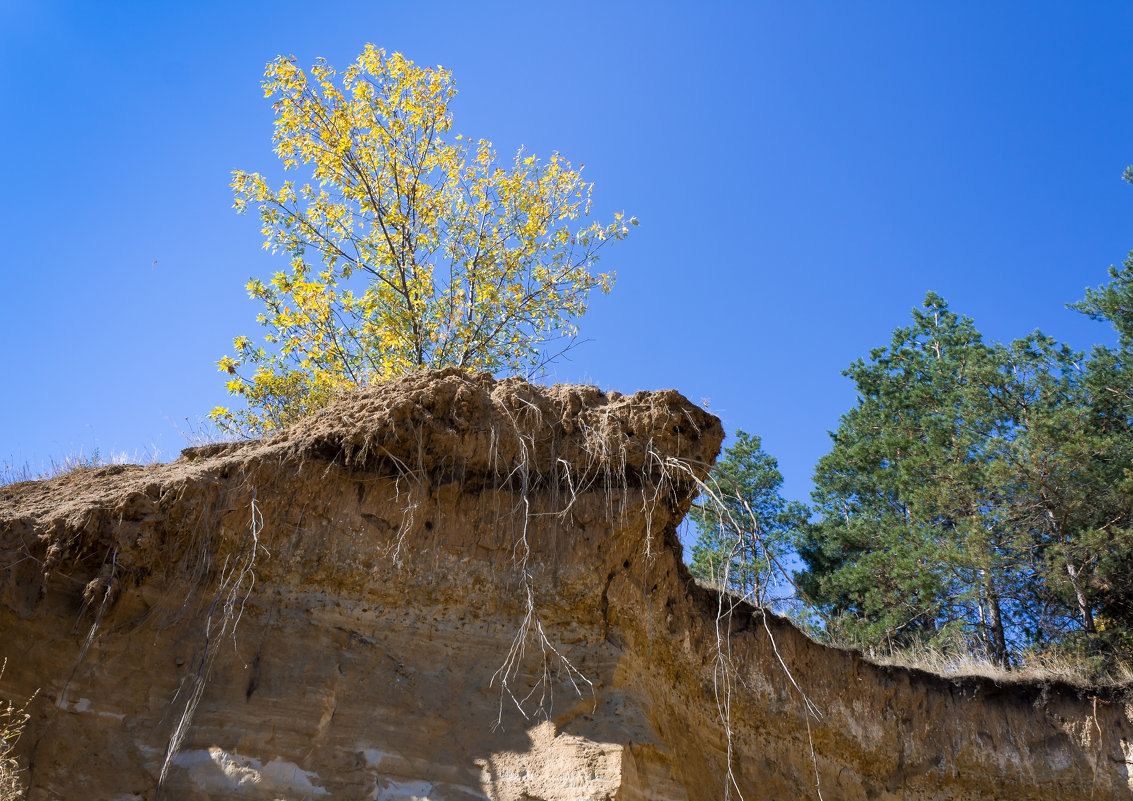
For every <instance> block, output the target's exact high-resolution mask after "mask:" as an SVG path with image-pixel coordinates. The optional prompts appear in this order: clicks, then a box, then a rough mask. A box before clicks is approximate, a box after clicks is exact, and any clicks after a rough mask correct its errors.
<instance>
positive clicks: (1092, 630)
mask: <svg viewBox="0 0 1133 801" xmlns="http://www.w3.org/2000/svg"><path fill="white" fill-rule="evenodd" d="M1066 572H1067V574H1068V575H1069V576H1070V586H1071V587H1073V588H1074V597H1075V598H1077V600H1078V614H1080V615H1081V616H1082V628H1083V629H1085V630H1086V633H1087V634H1097V633H1098V629H1097V627H1096V626H1095V625H1094V610H1093V609H1091V608H1090V604H1089V603H1088V602H1087V601H1086V594H1085V593H1084V592H1082V582H1081V581H1079V578H1078V577H1079V576H1080V575H1081V573H1082V571H1081V570H1079V569H1078V568H1077V567H1075V566H1074V563H1073V562H1071V561H1070V560H1069V559H1067V560H1066Z"/></svg>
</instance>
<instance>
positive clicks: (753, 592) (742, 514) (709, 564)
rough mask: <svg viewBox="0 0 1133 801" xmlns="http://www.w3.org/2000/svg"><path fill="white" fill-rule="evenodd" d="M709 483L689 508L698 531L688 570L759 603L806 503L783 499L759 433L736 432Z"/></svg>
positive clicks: (779, 478) (775, 470)
mask: <svg viewBox="0 0 1133 801" xmlns="http://www.w3.org/2000/svg"><path fill="white" fill-rule="evenodd" d="M708 483H709V485H710V486H711V487H712V492H711V494H706V496H705V497H704V498H703V503H702V504H701V505H699V506H696V507H694V508H693V509H692V511H691V512H690V513H689V517H690V518H691V519H692V520H693V522H694V523H695V524H696V526H697V528H698V529H699V531H700V535H699V538H698V539H697V541H696V544H695V545H694V546H693V548H692V563H691V565H690V569H691V570H692V574H693V575H694V576H696V577H697V578H699V579H701V580H702V581H706V582H708V583H710V584H713V585H715V586H718V587H722V588H727V589H728V590H729V591H731V592H733V593H735V594H737V595H741V596H744V597H748V598H750V599H752V600H754V601H756V602H763V601H764V600H765V590H766V588H767V586H768V584H769V582H770V579H771V575H772V573H773V572H774V567H773V565H774V560H777V559H778V558H779V557H780V556H782V555H783V553H784V552H785V551H786V550H787V549H788V547H789V542H790V537H791V532H792V531H793V530H794V529H796V528H797V527H798V526H799V525H801V524H802V523H803V522H804V521H805V520H806V517H807V512H806V508H805V507H804V506H803V505H802V504H800V503H797V502H787V501H786V500H784V499H783V496H782V495H781V494H780V491H779V490H780V487H781V486H782V484H783V476H782V474H781V473H780V472H779V468H778V463H777V462H776V461H775V459H774V458H773V457H771V456H769V455H768V454H767V453H765V452H764V451H763V448H762V443H761V441H760V439H759V437H757V436H755V435H752V434H748V433H746V432H744V431H737V432H736V441H735V442H734V443H733V444H732V445H731V447H729V448H727V449H726V450H725V451H724V456H723V458H721V459H720V460H718V461H717V462H716V465H715V467H713V469H712V475H711V477H710V479H709V481H708Z"/></svg>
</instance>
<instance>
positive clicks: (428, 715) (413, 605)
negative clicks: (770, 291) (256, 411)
mask: <svg viewBox="0 0 1133 801" xmlns="http://www.w3.org/2000/svg"><path fill="white" fill-rule="evenodd" d="M721 437H722V431H721V428H720V424H719V421H717V420H716V419H715V418H713V417H712V416H711V415H708V414H706V413H705V412H703V411H701V410H700V409H698V408H696V407H695V406H693V405H691V404H689V403H688V402H687V401H686V400H685V399H684V398H682V397H681V396H680V395H678V394H677V393H675V392H671V391H670V392H657V393H638V394H636V395H633V396H621V395H617V394H616V393H612V394H609V395H606V394H603V393H600V392H599V391H598V390H596V389H593V388H587V387H564V386H557V387H552V388H541V387H535V386H531V385H528V384H525V383H523V382H521V381H516V380H509V381H499V382H497V381H494V380H492V379H491V378H489V377H486V376H482V377H468V376H465V375H463V374H461V373H458V372H455V371H445V372H438V373H426V374H419V375H415V376H412V377H410V378H407V379H404V380H402V381H400V382H397V383H394V384H391V385H389V386H386V387H382V388H380V389H374V390H368V391H366V392H363V393H361V394H359V395H356V396H354V397H352V398H350V399H348V400H346V401H344V402H342V403H340V404H338V405H335V406H333V407H331V408H329V409H327V410H325V411H324V412H323V413H321V414H320V415H318V416H317V417H315V418H313V419H311V420H309V421H307V422H305V423H303V424H301V425H299V426H297V427H295V428H293V429H291V430H289V431H286V432H284V433H282V434H280V435H277V436H276V437H274V438H271V439H268V440H264V441H261V442H254V443H247V444H240V445H222V446H210V447H205V448H197V449H190V450H188V451H186V452H185V454H184V455H183V456H182V458H181V459H179V460H178V461H176V462H174V463H172V464H169V465H155V466H151V467H107V468H100V469H97V470H90V471H83V472H79V473H75V474H72V475H69V476H65V477H62V478H60V479H56V480H54V481H50V482H35V483H28V484H19V485H13V486H9V487H3V488H0V570H2V571H3V578H4V581H3V594H2V596H0V657H7V658H8V659H9V667H8V671H7V672H6V673H5V674H4V676H3V679H2V681H0V697H13V698H21V697H26V696H27V695H29V694H30V692H31V691H32V690H34V689H36V688H40V689H41V692H40V695H39V697H38V698H37V699H36V701H35V702H34V704H33V706H32V709H31V711H32V712H33V713H34V717H33V719H32V721H31V722H30V723H29V727H28V730H27V732H26V734H25V736H24V738H23V739H22V740H21V757H22V759H23V760H24V762H25V764H27V765H28V768H29V770H28V779H29V784H30V788H31V789H30V798H32V799H36V800H38V799H76V798H89V799H142V798H145V799H150V798H154V797H158V796H160V797H161V798H169V799H204V798H249V799H277V798H278V799H292V800H295V801H297V800H298V799H308V798H309V799H315V798H322V797H325V798H335V799H381V801H393V800H394V799H424V798H429V799H461V800H468V801H471V799H483V798H491V799H544V801H552V800H558V799H562V800H563V801H566V799H618V800H619V801H623V800H625V799H674V800H675V799H682V800H683V799H718V798H722V797H724V795H725V791H726V786H727V784H728V781H729V779H728V764H729V757H728V754H729V752H730V753H731V758H730V761H731V769H732V777H733V778H734V786H733V797H736V796H735V795H734V791H735V790H737V789H738V790H739V791H740V792H742V795H743V797H744V798H745V799H749V800H753V799H795V798H817V797H819V796H818V792H819V791H821V793H822V797H823V798H825V799H828V800H829V799H897V798H904V799H977V798H999V799H1022V798H1035V799H1038V798H1052V797H1054V798H1060V799H1065V800H1067V801H1069V800H1070V799H1078V798H1082V799H1085V798H1094V799H1111V798H1131V797H1133V791H1131V790H1130V781H1131V779H1130V767H1131V764H1130V761H1131V760H1133V723H1131V720H1130V715H1131V712H1133V707H1130V706H1129V704H1128V703H1127V702H1126V700H1125V699H1124V696H1122V695H1121V694H1120V693H1118V692H1116V691H1110V692H1108V693H1100V694H1097V693H1089V692H1085V691H1082V690H1079V689H1076V688H1073V687H1069V686H1064V685H1057V684H1047V685H1009V686H1008V685H1004V686H999V685H996V684H995V683H993V682H991V681H986V680H974V679H965V680H949V679H943V678H939V677H935V676H931V675H928V674H924V673H920V672H916V671H910V670H902V669H894V668H880V667H876V666H873V665H871V664H869V663H867V662H865V661H864V660H863V659H862V658H860V657H859V656H858V655H856V654H853V653H849V652H843V651H839V650H835V649H831V648H826V647H823V646H819V645H816V644H814V643H812V642H810V641H808V640H807V639H806V638H805V637H803V636H802V635H801V634H800V633H799V632H797V631H796V630H795V629H794V628H793V627H792V626H790V625H789V624H788V623H786V622H784V621H782V620H779V619H778V618H774V617H772V616H767V617H764V616H763V615H762V614H761V613H759V612H758V611H757V610H754V609H752V608H750V607H743V608H741V609H740V610H739V611H738V612H737V613H736V614H735V615H734V616H733V617H732V619H731V620H730V622H727V621H726V622H725V624H724V626H725V628H727V627H728V626H730V627H731V634H730V635H729V636H728V637H727V638H726V640H725V642H724V644H723V645H724V647H723V649H721V647H720V641H719V640H718V638H717V630H718V622H717V608H718V605H717V600H716V598H715V597H714V596H713V595H712V594H711V593H710V592H708V591H706V590H703V589H701V588H699V587H698V586H696V585H695V584H694V583H693V582H692V581H691V579H690V577H689V575H688V572H687V571H686V570H685V568H684V566H683V565H682V564H681V561H680V546H679V544H678V542H677V539H676V534H675V528H676V526H677V524H678V523H679V522H680V520H681V518H682V517H683V515H684V513H685V512H686V511H687V508H688V505H689V503H690V501H691V498H692V497H693V495H694V494H695V486H694V484H693V482H692V479H691V476H693V475H703V473H704V472H705V471H706V470H707V469H708V465H709V464H710V462H711V460H712V459H713V458H714V457H715V455H716V453H717V451H718V448H719V444H720V441H721ZM725 664H727V665H730V666H731V667H732V668H733V671H732V673H730V674H729V673H727V672H726V671H723V670H722V668H723V666H724V665H725ZM788 670H789V673H790V675H788ZM728 676H731V677H732V680H730V681H729V680H728ZM792 676H793V679H794V681H797V683H798V687H796V686H795V685H794V684H793V682H792V678H791V677H792ZM800 690H801V691H802V692H805V693H806V695H807V697H808V698H809V699H810V702H811V703H812V704H813V706H814V714H813V715H810V716H808V715H807V713H806V706H805V704H804V703H803V700H802V697H801V694H800ZM724 702H727V703H726V704H725V703H724ZM722 708H723V709H727V710H728V713H729V716H730V721H731V730H732V736H731V738H730V743H729V738H727V737H726V736H725V730H724V727H723V726H722V725H721V709H722ZM808 729H809V731H808ZM812 746H813V748H812ZM163 774H164V780H163V781H162V782H161V788H160V791H159V789H158V784H159V779H160V778H161V777H162V776H163ZM816 783H817V787H816Z"/></svg>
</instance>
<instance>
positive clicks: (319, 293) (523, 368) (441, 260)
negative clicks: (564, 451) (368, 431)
mask: <svg viewBox="0 0 1133 801" xmlns="http://www.w3.org/2000/svg"><path fill="white" fill-rule="evenodd" d="M264 91H265V96H267V97H270V98H273V99H274V103H273V106H272V107H273V109H274V110H275V114H276V120H275V134H274V141H275V152H276V154H277V155H278V156H279V158H280V159H281V160H282V162H283V168H284V170H285V171H287V170H292V169H298V168H300V167H303V168H305V169H308V170H309V171H310V174H311V179H312V180H311V181H309V182H307V183H302V184H299V185H296V183H295V182H293V181H290V180H287V181H283V183H282V184H281V185H280V186H279V188H278V189H272V188H271V187H269V185H268V181H267V179H266V178H265V177H264V176H263V175H260V174H258V173H249V172H244V171H243V170H237V171H236V172H234V173H233V180H232V189H233V191H234V192H235V194H236V203H235V207H236V209H237V211H240V212H244V211H246V210H247V209H248V207H249V206H253V207H256V208H257V209H258V212H259V216H260V221H261V223H262V232H263V235H264V247H265V248H267V249H270V250H272V251H273V252H276V251H278V252H282V253H284V254H286V255H287V256H288V257H289V263H288V266H287V268H286V269H284V270H281V271H279V272H277V273H276V274H275V275H274V276H273V277H272V278H271V280H270V281H266V282H265V281H262V280H260V279H259V278H252V279H251V280H250V281H249V282H248V285H247V289H248V292H249V294H250V295H251V296H252V297H253V298H255V299H258V300H260V301H262V302H263V304H264V307H265V310H264V313H262V314H261V315H260V316H259V322H260V324H261V325H263V326H264V327H265V328H266V329H267V333H266V334H265V336H264V344H262V345H257V344H255V343H254V342H253V341H252V339H250V338H248V337H244V336H241V337H237V338H236V339H235V340H234V342H233V345H234V347H235V351H236V355H235V356H225V357H224V358H223V359H221V360H220V362H219V366H220V369H221V370H222V371H223V372H225V373H227V374H228V375H229V376H230V379H229V381H228V389H229V391H230V392H232V393H233V394H234V395H237V396H240V397H242V398H243V399H244V400H245V401H246V402H247V408H245V409H242V410H237V411H229V410H227V409H224V408H218V409H216V410H215V411H214V412H213V414H212V417H213V419H214V420H215V421H217V423H218V424H220V425H221V426H223V427H225V428H227V429H229V430H235V431H242V432H249V433H252V434H258V433H262V432H264V431H270V430H273V429H276V428H279V427H281V426H285V425H287V424H288V423H291V422H294V421H295V420H297V419H299V418H300V417H302V416H303V415H304V414H306V413H308V412H310V411H312V410H313V409H316V408H319V407H321V406H323V405H325V404H326V403H327V402H328V401H329V399H330V398H332V397H333V396H334V395H335V394H336V393H338V392H340V391H342V390H343V389H348V388H350V387H358V386H366V385H369V384H373V383H376V382H380V381H382V380H385V379H388V378H391V377H394V376H399V375H405V374H406V373H408V372H410V371H413V370H418V369H422V368H433V367H443V366H448V365H455V366H458V367H461V368H465V369H469V370H488V371H491V372H506V373H511V374H514V373H522V374H531V373H532V371H537V370H538V369H539V368H540V367H541V366H542V365H543V364H544V363H545V362H546V360H547V359H549V358H553V357H554V356H555V355H556V354H557V353H561V352H562V350H563V349H564V348H567V347H569V346H570V342H571V341H572V339H573V337H574V336H575V334H576V332H577V329H576V321H577V319H578V318H579V317H581V316H582V315H583V314H585V313H586V309H587V297H588V295H589V293H590V291H591V290H593V289H595V288H599V289H601V290H602V291H609V289H610V286H611V284H612V282H613V278H614V276H613V273H612V272H607V273H594V272H592V268H593V266H594V264H595V262H596V261H597V258H598V252H599V250H600V249H601V248H602V247H603V246H604V245H605V244H606V243H607V242H611V241H615V240H618V239H621V238H623V237H624V236H626V235H627V233H628V231H629V226H630V225H633V224H635V222H636V221H635V220H634V219H633V218H626V217H625V216H624V215H622V214H620V213H619V214H615V215H614V219H613V220H612V221H611V222H608V223H598V222H590V223H589V224H585V223H583V222H581V221H585V220H586V219H587V218H589V216H590V213H591V190H592V189H593V184H588V183H586V182H584V181H583V180H582V175H581V172H580V169H575V168H574V167H572V165H571V163H570V162H568V161H566V160H565V159H563V158H562V157H561V156H560V155H559V154H558V153H552V154H551V156H550V157H549V158H548V159H546V160H545V161H544V160H540V159H538V158H537V157H536V156H535V155H533V154H529V153H528V152H526V151H525V150H523V149H520V151H519V152H517V153H516V154H515V157H514V159H512V160H511V161H510V163H508V164H506V165H505V164H503V163H501V161H500V159H499V158H498V157H497V153H496V151H495V150H494V149H493V147H492V143H491V142H488V141H486V140H484V139H479V140H475V141H471V140H465V139H464V137H463V136H462V135H460V134H456V135H453V134H452V124H453V123H452V114H451V112H450V110H449V103H450V101H451V100H452V98H453V96H454V95H455V94H456V88H455V86H454V84H453V82H452V77H451V74H450V73H449V72H448V71H447V70H445V69H443V68H441V67H436V68H428V67H418V66H416V65H415V64H414V63H413V62H412V61H410V60H408V59H406V58H405V57H404V56H402V55H401V54H400V53H392V54H388V55H387V54H386V53H385V52H384V51H383V50H380V49H377V48H375V47H374V46H373V45H367V46H366V48H365V50H364V51H363V52H362V54H361V55H360V56H359V57H358V59H357V60H356V61H355V62H354V63H353V64H352V65H351V66H350V67H349V68H348V69H346V70H345V71H344V72H343V73H341V75H340V74H339V73H338V72H337V71H336V70H335V69H334V68H333V67H331V66H330V65H328V64H327V63H326V62H325V61H322V60H320V61H319V62H318V63H316V64H315V65H314V66H313V67H311V69H310V71H309V72H308V71H304V70H303V69H302V68H300V67H299V66H297V65H296V63H295V59H294V58H288V57H282V56H281V57H279V58H277V59H275V60H274V61H272V62H271V63H270V64H268V65H267V69H266V72H265V79H264ZM249 371H250V372H249Z"/></svg>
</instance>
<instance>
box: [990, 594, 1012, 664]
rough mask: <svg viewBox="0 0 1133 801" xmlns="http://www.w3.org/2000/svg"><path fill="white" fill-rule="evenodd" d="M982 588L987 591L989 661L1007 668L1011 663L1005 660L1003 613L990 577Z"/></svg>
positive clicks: (1005, 639)
mask: <svg viewBox="0 0 1133 801" xmlns="http://www.w3.org/2000/svg"><path fill="white" fill-rule="evenodd" d="M986 575H987V574H986V573H985V576H986ZM984 590H985V591H986V592H987V640H988V647H989V649H990V651H991V653H990V656H991V661H992V662H993V663H994V664H995V665H997V666H999V667H1001V668H1009V667H1010V666H1011V665H1010V662H1008V660H1007V638H1006V636H1005V635H1004V632H1003V613H1002V611H1001V610H1000V608H999V595H998V594H997V593H996V592H995V585H994V583H993V582H992V581H991V580H990V578H987V579H986V583H985V584H984Z"/></svg>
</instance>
